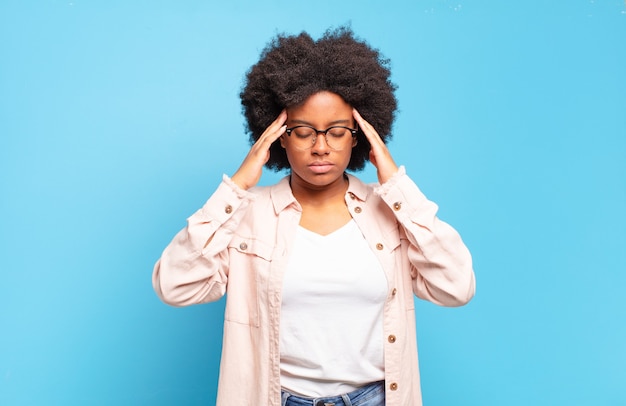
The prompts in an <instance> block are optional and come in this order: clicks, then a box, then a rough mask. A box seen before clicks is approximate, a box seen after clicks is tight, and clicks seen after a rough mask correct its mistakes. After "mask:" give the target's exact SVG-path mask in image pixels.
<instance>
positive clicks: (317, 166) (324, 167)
mask: <svg viewBox="0 0 626 406" xmlns="http://www.w3.org/2000/svg"><path fill="white" fill-rule="evenodd" d="M333 166H334V164H333V163H331V162H327V161H318V162H313V163H311V164H309V169H311V171H312V172H315V173H326V172H328V171H330V170H331V169H332V167H333Z"/></svg>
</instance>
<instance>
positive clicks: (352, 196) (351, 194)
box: [348, 192, 355, 200]
mask: <svg viewBox="0 0 626 406" xmlns="http://www.w3.org/2000/svg"><path fill="white" fill-rule="evenodd" d="M348 195H349V196H350V199H352V200H354V198H355V196H354V193H352V192H350V193H348Z"/></svg>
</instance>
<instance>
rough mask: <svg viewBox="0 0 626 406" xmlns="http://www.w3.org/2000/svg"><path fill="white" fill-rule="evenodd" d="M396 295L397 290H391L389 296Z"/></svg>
mask: <svg viewBox="0 0 626 406" xmlns="http://www.w3.org/2000/svg"><path fill="white" fill-rule="evenodd" d="M396 293H398V289H396V288H393V290H392V291H391V296H395V295H396Z"/></svg>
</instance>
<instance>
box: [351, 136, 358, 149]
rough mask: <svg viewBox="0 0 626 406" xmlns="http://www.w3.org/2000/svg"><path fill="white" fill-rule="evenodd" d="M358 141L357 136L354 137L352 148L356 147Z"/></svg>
mask: <svg viewBox="0 0 626 406" xmlns="http://www.w3.org/2000/svg"><path fill="white" fill-rule="evenodd" d="M357 143H358V140H357V139H356V137H352V148H354V147H356V144H357Z"/></svg>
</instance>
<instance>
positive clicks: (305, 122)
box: [153, 28, 475, 406]
mask: <svg viewBox="0 0 626 406" xmlns="http://www.w3.org/2000/svg"><path fill="white" fill-rule="evenodd" d="M387 64H388V62H387V61H386V60H384V59H382V58H381V56H380V55H379V53H378V52H377V51H376V50H374V49H372V48H370V47H369V45H367V44H366V43H365V42H362V41H360V40H357V39H355V37H354V35H353V33H352V32H351V31H350V30H349V29H345V28H341V29H338V30H335V31H329V32H327V33H326V34H325V35H324V36H323V37H322V38H321V39H319V40H317V41H314V40H313V39H312V38H311V37H310V36H309V35H308V34H306V33H302V34H300V35H298V36H279V37H277V38H276V39H275V40H274V41H273V42H271V43H270V44H269V45H268V47H267V48H266V49H265V50H264V52H263V54H262V55H261V59H260V61H259V62H258V63H257V64H256V65H255V66H253V67H252V68H251V70H250V71H249V72H248V74H247V78H246V79H247V80H246V83H245V86H244V89H243V91H242V93H241V99H242V104H243V107H244V113H245V116H246V118H247V123H248V128H249V131H250V137H251V141H252V143H253V145H252V148H251V150H250V152H249V154H248V155H247V156H246V158H245V159H244V161H243V163H242V164H241V166H240V167H239V169H238V170H237V171H236V172H235V173H234V174H233V175H232V176H231V177H228V176H226V175H224V176H223V181H222V183H221V184H220V185H219V186H218V188H217V190H216V191H215V192H214V193H213V195H212V196H211V197H210V198H209V199H208V201H207V202H206V203H205V205H204V206H203V207H202V208H201V209H200V210H198V211H197V212H196V213H195V214H193V215H192V216H191V217H190V218H189V219H188V224H187V227H186V228H184V229H183V230H182V231H180V232H179V233H178V234H177V235H176V236H175V238H174V239H173V241H172V242H171V243H170V244H169V246H168V247H167V248H166V249H165V251H164V252H163V255H162V257H161V258H160V260H159V261H158V262H157V264H156V266H155V268H154V274H153V285H154V289H155V291H156V292H157V294H158V295H159V297H160V298H161V299H162V300H163V301H165V302H166V303H169V304H171V305H175V306H186V305H191V304H197V303H206V302H211V301H215V300H218V299H219V298H221V297H222V296H224V294H225V293H228V294H227V295H226V310H225V317H224V318H225V321H224V341H223V349H222V363H221V368H220V380H219V385H218V398H217V404H218V405H272V406H278V405H336V406H340V405H360V406H379V405H397V406H407V405H421V393H420V387H419V372H418V361H417V344H416V334H415V313H414V302H413V294H415V295H417V296H418V297H420V298H422V299H426V300H429V301H431V302H434V303H436V304H439V305H443V306H460V305H463V304H465V303H467V302H468V301H469V300H470V299H471V298H472V296H473V294H474V287H475V283H474V273H473V271H472V265H471V256H470V254H469V251H468V250H467V248H466V247H465V245H464V244H463V242H462V241H461V238H460V237H459V235H458V233H457V232H456V231H455V230H454V229H453V228H452V227H450V226H449V225H447V224H446V223H444V222H442V221H440V220H439V219H438V218H437V217H436V215H435V214H436V211H437V206H436V205H435V204H434V203H432V202H430V201H428V200H427V199H426V197H425V196H424V195H423V194H422V193H421V192H420V190H419V189H418V187H417V186H416V185H415V184H414V183H413V181H412V180H411V179H409V177H408V176H407V175H406V173H405V170H404V168H403V167H398V166H397V165H396V163H395V162H394V160H393V158H392V157H391V155H390V153H389V150H388V149H387V147H386V146H385V140H387V139H388V138H389V137H390V130H391V125H392V122H393V116H394V112H395V109H396V98H395V96H394V90H395V86H394V85H393V84H392V83H391V82H390V80H389V75H390V72H389V69H388V68H387ZM367 160H369V161H370V162H371V163H372V164H373V165H374V166H375V168H376V170H377V174H378V185H366V184H364V183H362V182H361V181H360V180H359V179H357V178H356V177H354V176H353V175H349V174H347V173H346V171H347V170H351V171H357V170H360V169H362V168H363V167H364V165H365V163H366V161H367ZM264 166H265V167H268V168H271V169H274V170H282V169H287V170H288V171H289V174H288V175H287V176H286V177H285V178H283V179H282V180H281V181H280V182H279V183H278V184H276V185H273V186H270V187H258V186H256V184H257V182H258V181H259V179H260V177H261V173H262V169H263V167H264Z"/></svg>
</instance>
